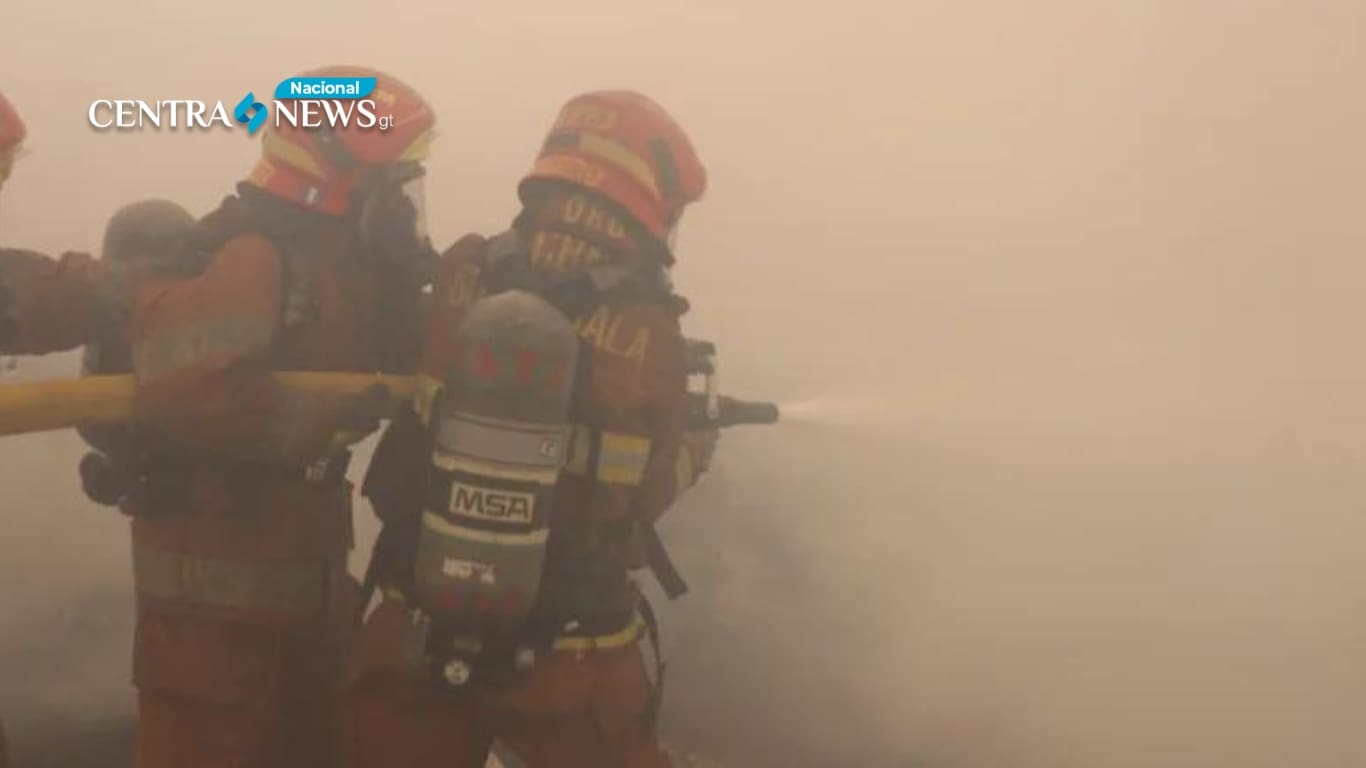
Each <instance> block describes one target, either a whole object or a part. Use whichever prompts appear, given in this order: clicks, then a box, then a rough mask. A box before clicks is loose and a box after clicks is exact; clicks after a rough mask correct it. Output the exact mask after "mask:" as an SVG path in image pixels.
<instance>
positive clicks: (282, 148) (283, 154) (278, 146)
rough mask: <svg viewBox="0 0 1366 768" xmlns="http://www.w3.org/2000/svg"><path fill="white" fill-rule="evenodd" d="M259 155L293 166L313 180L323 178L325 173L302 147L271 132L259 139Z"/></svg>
mask: <svg viewBox="0 0 1366 768" xmlns="http://www.w3.org/2000/svg"><path fill="white" fill-rule="evenodd" d="M261 153H262V154H264V155H266V156H268V157H274V158H276V159H278V160H279V161H280V162H282V163H286V164H287V165H291V166H294V167H295V168H298V169H299V170H301V171H303V172H304V173H307V174H308V175H310V176H312V177H313V178H315V179H321V178H323V177H324V175H325V172H324V171H323V168H322V166H321V165H320V164H319V163H318V159H317V158H316V157H314V156H313V154H312V153H310V152H309V151H308V150H306V149H304V148H303V147H302V146H300V145H298V144H295V143H294V142H292V141H288V140H286V139H284V138H282V137H281V136H280V135H279V134H278V133H276V132H275V131H273V130H267V131H266V135H265V136H262V137H261Z"/></svg>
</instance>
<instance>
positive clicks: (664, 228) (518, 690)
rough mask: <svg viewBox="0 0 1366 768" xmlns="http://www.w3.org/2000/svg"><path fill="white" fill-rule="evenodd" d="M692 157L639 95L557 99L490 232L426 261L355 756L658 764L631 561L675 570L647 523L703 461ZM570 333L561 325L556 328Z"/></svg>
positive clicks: (673, 587) (654, 677) (357, 698)
mask: <svg viewBox="0 0 1366 768" xmlns="http://www.w3.org/2000/svg"><path fill="white" fill-rule="evenodd" d="M705 186H706V175H705V172H704V170H703V167H702V165H701V163H700V161H699V160H698V158H697V155H696V153H695V152H694V150H693V147H692V145H691V143H690V142H689V140H688V138H687V136H686V134H685V133H684V132H683V130H682V129H681V128H680V127H679V126H678V125H677V124H676V123H675V122H674V120H673V119H672V118H671V117H670V116H669V114H668V113H667V112H665V111H664V109H663V108H661V107H660V106H659V105H658V104H656V103H655V102H654V101H653V100H651V99H649V98H647V97H645V96H643V95H641V94H638V93H634V92H627V91H606V92H594V93H587V94H584V95H581V96H578V97H576V98H574V99H571V100H570V101H569V102H568V103H567V104H565V105H564V107H563V108H562V110H561V111H560V114H559V116H558V118H557V119H556V121H555V123H554V125H553V126H552V128H551V130H550V133H549V135H548V136H547V137H546V140H545V143H544V145H543V147H542V149H541V152H540V154H539V156H538V157H537V159H536V160H535V163H534V164H533V166H532V170H531V172H530V173H529V174H528V175H527V176H526V177H525V179H523V181H522V182H521V184H520V185H519V189H518V191H519V196H520V198H521V201H522V204H523V207H522V210H521V213H520V214H519V215H518V216H517V218H516V220H515V221H514V222H513V224H512V227H511V228H510V229H509V230H508V231H507V232H505V233H503V234H501V235H498V236H497V237H494V238H491V239H485V238H483V237H480V236H477V235H470V236H467V237H465V238H463V239H461V240H460V241H458V242H457V243H456V244H455V245H454V246H452V247H451V248H450V249H449V250H448V251H447V252H446V253H445V254H443V256H442V259H441V262H440V264H439V266H438V269H437V273H436V280H435V283H434V288H433V295H432V298H433V302H432V305H433V308H432V312H431V313H430V324H429V326H428V332H427V338H426V346H425V349H424V354H423V359H422V363H421V366H420V367H419V381H420V382H421V384H420V386H419V395H418V396H417V397H416V398H415V400H414V407H413V410H412V413H410V414H406V415H403V416H400V417H399V418H397V419H396V420H395V422H394V424H393V425H391V427H390V429H389V430H388V432H387V433H386V434H385V437H384V438H383V440H382V441H381V444H380V446H379V448H378V449H377V452H376V456H375V459H374V460H373V461H372V464H371V469H370V472H369V474H368V475H367V478H366V484H365V488H364V493H365V495H366V496H367V497H368V498H369V499H370V500H371V502H372V504H373V505H374V507H375V510H376V513H377V514H378V515H379V516H380V518H381V520H382V521H383V523H384V529H383V532H382V534H381V536H380V539H379V541H378V543H377V545H376V549H375V552H374V555H373V558H374V559H373V562H372V573H374V574H376V575H377V578H376V579H375V581H376V582H377V583H378V585H379V586H380V587H382V589H383V594H384V600H383V601H382V602H381V603H380V605H379V606H378V607H377V608H376V609H375V611H374V612H373V613H372V614H371V616H370V617H369V619H368V621H367V622H366V626H365V628H364V630H363V632H362V640H361V643H360V648H361V649H362V655H361V657H360V668H359V669H358V675H357V678H356V682H355V683H354V684H353V687H352V693H351V696H350V706H349V714H348V727H349V730H350V732H349V734H348V738H347V743H346V753H347V758H348V763H347V764H348V765H350V766H352V767H353V768H370V767H371V766H387V765H411V766H433V768H435V767H436V766H443V768H480V767H482V766H483V765H484V761H485V760H486V758H487V756H488V754H489V751H490V749H491V748H492V746H493V744H494V743H495V742H500V743H502V744H503V745H504V746H506V747H507V748H508V750H509V751H510V752H512V753H515V755H516V756H517V757H518V758H519V759H520V760H522V761H523V762H524V763H526V764H527V765H528V766H531V767H532V768H548V767H550V766H554V767H555V768H580V767H582V768H589V767H590V766H591V767H593V768H602V767H603V766H622V767H624V766H631V767H633V768H634V767H642V768H643V767H646V766H666V765H669V758H668V757H667V756H666V754H665V751H664V750H663V749H662V748H661V747H660V745H659V742H658V740H657V738H656V734H655V731H654V715H655V711H656V707H657V704H658V701H659V690H660V688H659V683H660V682H661V680H660V677H659V675H658V674H652V672H654V673H657V672H659V671H662V665H660V664H647V663H646V656H647V655H646V654H645V653H644V652H643V646H642V640H643V639H645V638H647V637H649V638H650V639H651V640H652V642H650V645H651V646H653V649H652V650H653V653H652V654H651V655H652V656H654V658H655V660H656V661H657V654H658V643H657V641H655V639H654V638H653V637H652V636H653V635H654V632H653V626H654V622H653V618H652V613H651V611H650V610H649V607H648V604H647V603H645V602H644V600H643V598H642V596H641V594H640V591H639V590H638V588H637V586H636V583H635V582H634V580H633V579H632V577H631V574H632V572H633V571H635V570H637V569H639V568H641V567H645V566H649V567H650V568H651V569H652V570H653V571H654V572H655V575H656V576H657V577H658V578H659V580H660V582H661V584H662V585H663V586H664V588H665V591H666V592H668V593H669V594H670V596H675V595H677V594H680V593H681V592H682V591H683V589H684V587H683V584H682V582H681V580H680V579H679V578H678V574H677V573H676V572H674V571H673V570H672V567H671V566H670V564H669V563H668V560H667V557H666V556H665V555H664V553H663V549H662V545H660V543H659V539H658V537H657V536H656V534H655V532H654V527H653V524H654V522H655V520H656V519H657V518H658V517H659V516H660V515H661V514H662V513H663V512H664V511H665V510H666V509H667V508H668V507H669V506H670V505H671V504H672V503H673V501H674V499H675V498H677V496H678V495H679V494H680V493H682V492H683V491H684V490H685V489H686V488H687V487H689V486H690V485H691V484H692V483H693V482H694V481H695V480H696V478H697V476H698V475H699V474H700V473H701V472H702V471H704V470H705V469H706V465H707V462H708V460H709V458H710V452H711V448H712V446H713V445H714V434H711V435H708V434H696V433H689V432H687V415H688V396H687V375H686V367H685V342H684V338H683V335H682V332H681V328H680V316H681V315H682V314H683V313H684V312H685V311H686V308H687V304H686V302H685V301H684V300H682V299H681V298H680V297H678V296H677V295H675V294H674V293H673V290H672V286H671V281H670V280H669V267H670V265H671V264H672V263H673V262H674V253H673V249H672V241H673V237H672V235H673V233H674V231H675V229H676V227H677V224H678V221H679V218H680V216H681V215H682V213H683V211H684V209H685V208H686V207H687V206H688V205H689V204H690V203H692V202H694V201H696V200H697V199H698V198H700V197H701V196H702V193H703V191H704V189H705ZM566 337H567V338H568V340H569V341H568V342H566Z"/></svg>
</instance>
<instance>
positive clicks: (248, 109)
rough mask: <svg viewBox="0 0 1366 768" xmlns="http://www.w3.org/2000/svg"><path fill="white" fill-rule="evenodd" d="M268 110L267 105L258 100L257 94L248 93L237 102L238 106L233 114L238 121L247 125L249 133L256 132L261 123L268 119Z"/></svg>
mask: <svg viewBox="0 0 1366 768" xmlns="http://www.w3.org/2000/svg"><path fill="white" fill-rule="evenodd" d="M266 112H267V110H266V105H265V104H262V103H261V102H259V101H257V100H256V95H255V94H253V93H247V95H246V96H243V97H242V100H241V101H239V102H237V108H236V109H235V110H233V113H232V116H233V117H235V118H237V122H239V123H242V124H243V125H245V126H247V133H249V134H254V133H256V129H258V128H260V127H261V123H264V122H265V121H266Z"/></svg>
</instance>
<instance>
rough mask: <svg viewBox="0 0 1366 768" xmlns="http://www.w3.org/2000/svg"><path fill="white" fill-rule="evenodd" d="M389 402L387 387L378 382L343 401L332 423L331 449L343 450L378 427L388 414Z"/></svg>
mask: <svg viewBox="0 0 1366 768" xmlns="http://www.w3.org/2000/svg"><path fill="white" fill-rule="evenodd" d="M389 403H390V397H389V388H388V387H386V386H384V385H383V384H380V383H378V382H376V383H374V384H372V385H370V387H369V388H367V389H366V390H365V391H364V392H362V393H360V394H359V395H356V396H355V397H354V398H352V399H351V400H350V401H348V402H347V403H345V404H344V405H343V406H342V408H341V410H340V411H339V412H338V414H337V420H336V422H335V423H334V425H333V433H332V441H331V450H332V451H340V450H343V449H345V448H346V447H348V446H350V445H352V444H354V443H358V442H360V441H361V440H364V439H365V438H366V437H367V436H368V435H369V434H370V433H371V432H374V431H375V430H377V429H379V427H380V423H381V422H382V421H384V419H385V417H387V416H388V415H389V412H390V406H389Z"/></svg>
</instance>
